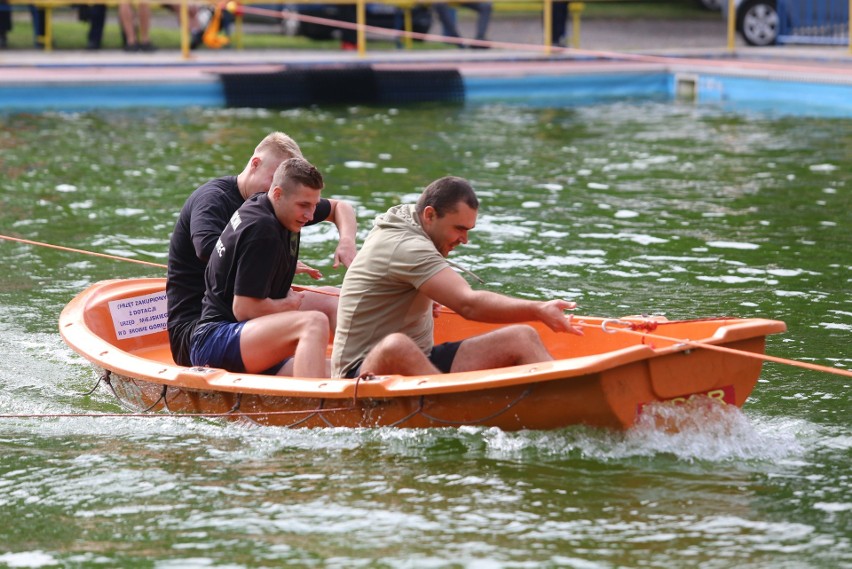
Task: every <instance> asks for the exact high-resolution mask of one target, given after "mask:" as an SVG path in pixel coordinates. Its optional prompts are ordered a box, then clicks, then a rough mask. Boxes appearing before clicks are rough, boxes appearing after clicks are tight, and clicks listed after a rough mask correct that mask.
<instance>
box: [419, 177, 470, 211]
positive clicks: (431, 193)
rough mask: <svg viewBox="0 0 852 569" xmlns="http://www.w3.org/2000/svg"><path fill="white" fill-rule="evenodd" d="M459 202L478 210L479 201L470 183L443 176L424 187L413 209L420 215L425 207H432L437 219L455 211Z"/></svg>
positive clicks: (462, 179)
mask: <svg viewBox="0 0 852 569" xmlns="http://www.w3.org/2000/svg"><path fill="white" fill-rule="evenodd" d="M459 202H464V203H466V204H467V205H468V207H470V208H471V209H477V210H478V209H479V200H478V199H477V198H476V193H474V191H473V186H471V185H470V182H468V181H467V180H465V179H464V178H458V177H456V176H444V177H443V178H438V179H437V180H435V181H434V182H432V183H431V184H429V185H428V186H426V189H425V190H423V193H422V194H420V199H418V200H417V206H416V208H415V209H416V211H417V214H418V215H422V214H423V211H424V210H425V209H426V207H427V206H432V207H433V208H434V209H435V212H436V213H437V214H438V217H444V215H446V214H448V213H452V212H454V211H457V210H458V204H459Z"/></svg>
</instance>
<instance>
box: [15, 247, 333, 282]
mask: <svg viewBox="0 0 852 569" xmlns="http://www.w3.org/2000/svg"><path fill="white" fill-rule="evenodd" d="M0 239H7V240H9V241H16V242H18V243H25V244H26V245H37V246H39V247H47V248H49V249H58V250H59V251H67V252H71V253H82V254H83V255H92V256H93V257H103V258H104V259H111V260H113V261H127V262H128V263H138V264H140V265H147V266H149V267H156V268H158V269H166V268H168V267H167V266H166V265H163V264H162V263H152V262H151V261H141V260H139V259H131V258H130V257H120V256H118V255H107V254H106V253H97V252H95V251H86V250H85V249H74V248H73V247H63V246H61V245H51V244H50V243H42V242H41V241H30V240H29V239H21V238H19V237H10V236H8V235H0ZM291 288H292V289H293V290H299V291H308V292H312V293H315V294H324V295H326V296H340V294H339V293H337V292H334V291H330V290H319V289H316V288H313V287H305V286H299V285H293V286H292V287H291Z"/></svg>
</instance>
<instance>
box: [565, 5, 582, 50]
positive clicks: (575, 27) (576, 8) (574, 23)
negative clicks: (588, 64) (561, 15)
mask: <svg viewBox="0 0 852 569" xmlns="http://www.w3.org/2000/svg"><path fill="white" fill-rule="evenodd" d="M585 7H586V5H585V4H583V3H582V2H571V3H570V4H568V10H569V11H570V12H571V47H573V48H574V49H580V14H582V13H583V9H584V8H585Z"/></svg>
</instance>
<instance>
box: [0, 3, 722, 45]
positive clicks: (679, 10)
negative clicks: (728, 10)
mask: <svg viewBox="0 0 852 569" xmlns="http://www.w3.org/2000/svg"><path fill="white" fill-rule="evenodd" d="M584 4H585V8H584V10H583V13H582V18H584V19H586V18H618V19H631V18H657V19H697V18H700V19H703V18H714V19H718V18H719V14H718V13H714V12H709V11H707V10H703V9H701V8H700V7H699V5H698V1H697V0H641V1H640V0H622V1H615V0H587V1H586V2H585V3H584ZM468 12H470V11H469V10H460V11H459V13H458V14H459V18H470V17H475V14H473V13H472V12H470V13H469V14H468ZM76 14H77V12H76V10H72V9H57V10H54V17H53V38H54V39H53V44H54V45H53V47H54V49H55V50H82V49H84V48H85V47H86V34H87V33H88V29H89V27H88V26H89V25H88V23H86V22H80V21H78V20H77V18H76ZM538 15H539V12H536V11H532V10H529V9H525V8H524V6H523V5H522V4H516V5H512V4H502V5H501V4H497V5H496V7H495V14H494V18H519V17H523V18H536V17H538ZM154 22H155V25H153V26H152V28H151V41H152V42H153V43H154V45H155V46H157V48H158V49H163V50H179V49H180V33H179V30H178V22H177V18H176V17H175V16H174V15H172V14H171V13H170V12H168V11H167V10H165V9H155V10H154ZM436 26H437V22H436V24H433V28H432V29H433V31H434V30H436V29H439V27H436ZM8 44H9V49H10V50H14V49H31V48H32V47H33V45H34V42H33V31H32V21H31V18H30V15H29V13H28V12H26V11H16V12H15V13H14V25H13V28H12V31H11V32H10V34H9V36H8ZM243 47H244V48H245V49H260V50H262V49H287V50H309V49H310V50H338V49H340V43H339V42H338V41H336V40H319V41H318V40H311V39H308V38H305V37H301V36H288V35H285V34H283V33H280V30H279V27H278V26H277V25H275V24H274V23H272V24H268V25H266V24H263V25H257V24H254V25H246V29H245V32H244V34H243ZM445 48H446V46H445V45H444V44H427V43H421V42H415V44H414V49H419V50H423V49H445ZM102 49H104V50H120V49H122V43H121V32H120V30H119V26H118V22H117V16H116V12H115V9H114V8H110V10H109V12H108V15H107V25H106V27H105V28H104V37H103V45H102ZM368 49H369V50H371V51H372V50H392V49H396V44H395V43H394V42H393V41H390V40H373V39H371V40H370V41H369V44H368Z"/></svg>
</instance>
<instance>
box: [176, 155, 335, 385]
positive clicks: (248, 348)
mask: <svg viewBox="0 0 852 569" xmlns="http://www.w3.org/2000/svg"><path fill="white" fill-rule="evenodd" d="M322 188H323V180H322V175H321V174H320V173H319V171H318V170H317V169H316V168H314V167H313V166H312V165H311V164H310V163H309V162H308V161H306V160H305V159H303V158H291V159H289V160H286V161H285V162H283V163H282V164H281V165H280V166H279V167H278V169H277V170H276V171H275V175H274V177H273V180H272V186H271V188H270V189H269V191H268V192H266V193H260V194H256V195H254V196H252V197H251V198H249V199H248V200H247V201H246V202H245V203H244V204H243V205H242V206H240V208H239V209H238V210H237V211H236V212H235V213H234V215H233V216H232V217H231V219H230V221H229V223H228V224H227V225H226V227H225V229H224V230H223V231H222V235H221V237H220V238H219V240H218V241H217V242H216V245H215V247H214V252H213V253H212V255H211V256H210V261H209V262H208V264H207V269H206V271H205V274H204V279H205V294H204V300H203V302H202V311H201V319H200V320H199V322H198V325H197V326H196V327H195V330H194V332H193V334H192V340H191V347H190V359H191V361H192V364H193V365H197V366H210V367H220V368H224V369H227V370H229V371H234V372H244V371H245V372H248V373H267V374H279V375H295V376H299V377H327V373H328V371H327V362H326V357H325V354H326V349H327V346H328V339H329V321H328V318H327V317H326V316H325V314H323V313H321V312H319V311H315V310H300V307H301V304H302V301H303V296H304V295H303V294H302V293H300V292H297V291H293V290H291V288H290V285H291V284H292V282H293V276H294V275H295V272H296V262H297V261H298V258H299V233H300V232H301V230H302V227H304V226H306V225H312V224H315V223H318V222H320V221H324V220H326V219H327V218H328V217H329V213H330V211H331V204H330V203H329V201H328V200H325V199H322V198H321V197H320V193H321V190H322Z"/></svg>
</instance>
